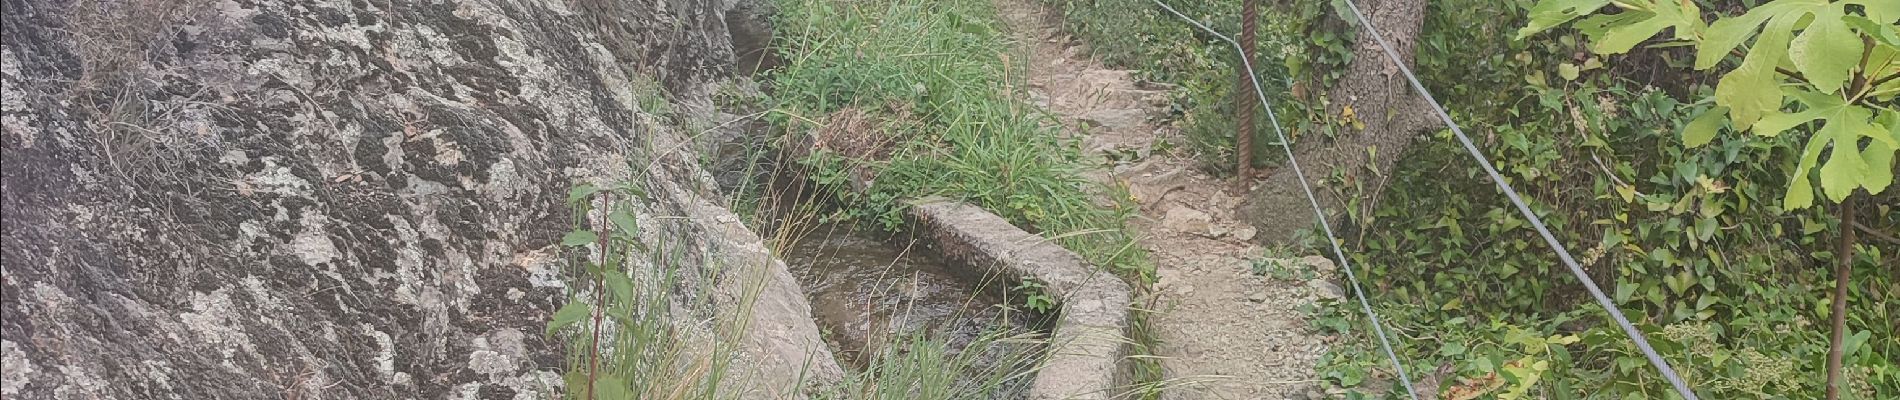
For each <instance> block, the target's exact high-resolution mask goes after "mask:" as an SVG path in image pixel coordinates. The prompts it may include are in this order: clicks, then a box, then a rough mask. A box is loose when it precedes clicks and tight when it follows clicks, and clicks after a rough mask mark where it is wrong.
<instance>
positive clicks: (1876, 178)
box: [1860, 141, 1895, 194]
mask: <svg viewBox="0 0 1900 400" xmlns="http://www.w3.org/2000/svg"><path fill="white" fill-rule="evenodd" d="M1894 153H1895V148H1894V146H1893V145H1890V144H1887V142H1882V141H1874V142H1872V143H1869V144H1867V149H1866V150H1863V151H1862V152H1861V155H1860V158H1861V160H1862V161H1866V162H1867V174H1866V175H1865V176H1863V177H1861V178H1862V179H1861V186H1862V187H1865V188H1867V192H1868V193H1872V194H1880V192H1882V191H1885V190H1887V186H1888V185H1891V184H1893V168H1894V164H1893V159H1894Z"/></svg>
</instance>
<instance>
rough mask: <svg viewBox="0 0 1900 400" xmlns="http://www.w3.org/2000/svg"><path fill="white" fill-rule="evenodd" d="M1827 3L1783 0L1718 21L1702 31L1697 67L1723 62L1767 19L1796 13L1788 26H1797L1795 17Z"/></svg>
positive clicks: (1696, 61)
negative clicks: (1730, 52) (1731, 51)
mask: <svg viewBox="0 0 1900 400" xmlns="http://www.w3.org/2000/svg"><path fill="white" fill-rule="evenodd" d="M1826 6H1827V1H1826V0H1780V1H1775V2H1771V3H1768V4H1763V5H1761V6H1758V7H1755V8H1752V9H1749V10H1748V13H1745V14H1742V15H1741V16H1739V17H1729V18H1722V19H1719V20H1716V21H1715V23H1713V24H1709V29H1706V30H1704V31H1703V32H1702V43H1701V44H1700V45H1698V46H1696V54H1695V69H1698V70H1703V69H1709V68H1710V67H1714V66H1715V64H1716V63H1719V62H1722V59H1724V58H1727V57H1728V53H1729V51H1730V50H1735V46H1740V45H1742V43H1743V42H1747V41H1748V38H1750V37H1753V36H1754V35H1755V28H1759V27H1761V24H1762V23H1763V22H1768V20H1770V19H1780V18H1782V17H1784V15H1788V14H1793V15H1792V18H1793V19H1792V20H1789V21H1788V23H1789V26H1788V28H1789V29H1793V28H1794V27H1793V23H1794V22H1795V21H1794V20H1798V19H1800V18H1801V17H1802V16H1803V15H1805V14H1806V13H1809V12H1812V11H1814V10H1815V9H1818V8H1821V7H1826ZM1784 45H1785V44H1784Z"/></svg>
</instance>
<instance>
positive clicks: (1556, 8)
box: [1516, 0, 1610, 40]
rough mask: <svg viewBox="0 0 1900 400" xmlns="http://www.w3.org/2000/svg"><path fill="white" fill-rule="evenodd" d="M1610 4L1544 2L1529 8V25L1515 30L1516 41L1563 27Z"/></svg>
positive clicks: (1589, 0)
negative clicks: (1566, 23)
mask: <svg viewBox="0 0 1900 400" xmlns="http://www.w3.org/2000/svg"><path fill="white" fill-rule="evenodd" d="M1608 4H1610V0H1544V1H1540V2H1537V5H1536V6H1533V7H1531V12H1530V23H1528V24H1525V25H1524V28H1523V29H1518V30H1517V39H1516V40H1524V38H1526V37H1530V35H1534V34H1537V33H1538V32H1543V31H1546V30H1550V28H1555V27H1557V26H1559V25H1563V24H1564V23H1565V22H1570V20H1573V19H1577V17H1580V16H1584V15H1590V14H1591V13H1595V12H1596V11H1597V9H1600V8H1603V6H1605V5H1608Z"/></svg>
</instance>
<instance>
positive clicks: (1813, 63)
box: [1758, 7, 1861, 93]
mask: <svg viewBox="0 0 1900 400" xmlns="http://www.w3.org/2000/svg"><path fill="white" fill-rule="evenodd" d="M1841 15H1842V14H1841V12H1840V10H1839V8H1833V7H1830V8H1825V9H1823V10H1822V11H1820V12H1817V13H1815V14H1814V22H1811V23H1809V24H1808V27H1807V29H1805V30H1802V31H1801V35H1800V36H1796V37H1795V38H1794V42H1793V43H1792V47H1789V48H1788V57H1789V58H1790V59H1792V60H1793V61H1794V67H1795V69H1796V70H1798V71H1801V74H1802V76H1803V77H1805V78H1807V79H1808V82H1810V83H1813V84H1814V87H1815V88H1816V89H1820V90H1821V92H1822V93H1834V92H1837V91H1840V90H1841V86H1844V85H1846V83H1847V80H1848V78H1850V77H1851V76H1852V75H1853V71H1854V67H1856V66H1859V65H1860V53H1861V52H1860V50H1861V43H1860V35H1856V34H1854V32H1853V31H1851V30H1849V29H1848V28H1847V24H1846V23H1845V22H1842V21H1841ZM1758 50H1759V49H1758Z"/></svg>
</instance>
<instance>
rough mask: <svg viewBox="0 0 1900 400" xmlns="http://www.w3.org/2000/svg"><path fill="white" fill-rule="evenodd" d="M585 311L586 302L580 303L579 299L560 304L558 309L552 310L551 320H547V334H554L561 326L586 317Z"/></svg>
mask: <svg viewBox="0 0 1900 400" xmlns="http://www.w3.org/2000/svg"><path fill="white" fill-rule="evenodd" d="M587 311H588V310H587V303H582V302H581V301H580V299H574V300H570V301H568V302H567V305H564V306H561V309H560V310H559V311H555V312H554V318H553V320H551V321H548V333H547V335H548V336H554V332H559V331H560V330H561V328H566V327H567V326H568V325H573V324H574V323H575V322H580V320H581V319H582V318H587Z"/></svg>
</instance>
